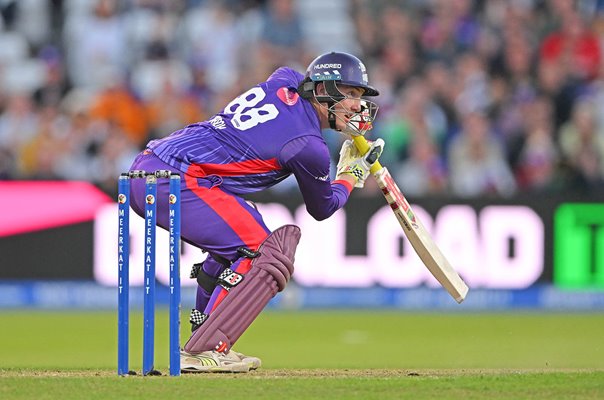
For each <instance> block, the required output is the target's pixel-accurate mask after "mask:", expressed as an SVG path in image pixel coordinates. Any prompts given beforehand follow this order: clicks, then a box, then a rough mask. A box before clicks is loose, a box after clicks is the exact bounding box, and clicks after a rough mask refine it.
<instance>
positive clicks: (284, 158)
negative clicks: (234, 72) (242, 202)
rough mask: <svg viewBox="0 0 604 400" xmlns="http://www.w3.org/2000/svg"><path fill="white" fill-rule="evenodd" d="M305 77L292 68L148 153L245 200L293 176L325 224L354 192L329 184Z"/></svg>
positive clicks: (156, 144) (324, 148) (326, 158)
mask: <svg viewBox="0 0 604 400" xmlns="http://www.w3.org/2000/svg"><path fill="white" fill-rule="evenodd" d="M302 79H303V76H302V75H301V74H300V73H298V72H296V71H294V70H292V69H290V68H287V67H282V68H279V69H277V70H276V71H275V72H274V73H273V74H272V75H271V76H270V77H269V79H268V80H267V81H266V82H263V83H261V84H259V85H257V86H254V87H253V88H251V89H250V90H248V91H246V92H245V93H243V94H241V95H240V96H238V97H237V98H235V99H234V100H233V101H231V102H230V103H229V104H228V105H227V106H226V107H225V108H224V110H223V111H222V112H220V113H218V114H216V115H215V116H213V118H211V119H210V120H208V121H204V122H200V123H196V124H192V125H189V126H187V127H185V128H184V129H181V130H179V131H176V132H174V133H172V134H171V135H170V136H167V137H165V138H162V139H158V140H153V141H151V142H150V143H149V144H148V146H147V147H148V148H149V149H151V150H152V151H153V153H154V154H155V155H157V157H159V158H160V159H161V160H162V161H164V162H165V163H167V164H169V165H171V166H172V167H174V168H177V169H178V170H180V171H182V172H183V173H186V174H188V175H191V176H195V177H209V176H218V177H220V187H221V189H223V190H224V191H226V192H228V193H232V194H235V195H242V194H246V193H252V192H256V191H260V190H263V189H266V188H268V187H271V186H273V185H275V184H277V183H279V182H281V181H282V180H284V179H285V178H287V177H288V176H289V175H291V174H292V173H293V174H294V176H295V177H296V180H297V182H298V185H299V187H300V191H301V192H302V196H303V198H304V202H305V204H306V208H307V210H308V212H309V213H310V214H311V215H312V216H313V217H314V218H316V219H318V220H322V219H325V218H327V217H329V216H330V215H332V214H333V213H334V212H335V211H336V210H338V209H339V208H341V207H342V206H343V205H344V204H345V203H346V201H347V199H348V196H349V194H350V191H351V190H352V187H350V186H349V185H348V184H344V183H342V182H343V181H336V182H331V180H330V178H329V170H330V168H329V167H330V157H329V150H328V148H327V144H326V143H325V140H324V139H323V136H322V134H321V127H320V125H319V118H318V116H317V113H316V111H315V110H314V108H313V106H312V105H311V103H310V102H309V101H307V100H305V99H303V98H301V97H300V96H299V95H298V93H297V92H296V89H297V87H298V85H299V84H300V82H301V81H302Z"/></svg>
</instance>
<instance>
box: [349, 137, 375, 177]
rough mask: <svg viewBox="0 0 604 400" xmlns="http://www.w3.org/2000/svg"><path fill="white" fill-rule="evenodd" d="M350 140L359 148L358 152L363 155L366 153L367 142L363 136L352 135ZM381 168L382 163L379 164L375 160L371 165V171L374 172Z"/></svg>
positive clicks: (367, 149)
mask: <svg viewBox="0 0 604 400" xmlns="http://www.w3.org/2000/svg"><path fill="white" fill-rule="evenodd" d="M352 141H353V142H354V145H355V146H356V148H357V149H358V150H359V152H360V153H361V154H363V155H365V153H367V152H368V151H369V148H370V146H369V143H367V139H365V136H361V135H358V136H353V137H352ZM381 169H382V164H380V162H379V161H376V162H375V163H374V164H373V165H372V166H371V170H370V171H371V173H372V174H375V173H376V172H378V171H379V170H381Z"/></svg>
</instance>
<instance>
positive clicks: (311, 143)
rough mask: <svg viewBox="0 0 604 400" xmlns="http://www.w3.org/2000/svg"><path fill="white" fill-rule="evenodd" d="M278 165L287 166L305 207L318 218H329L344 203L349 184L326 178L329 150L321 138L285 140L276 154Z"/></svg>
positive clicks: (327, 174)
mask: <svg viewBox="0 0 604 400" xmlns="http://www.w3.org/2000/svg"><path fill="white" fill-rule="evenodd" d="M280 162H281V165H282V166H284V167H285V168H287V169H289V170H290V171H291V172H292V173H293V174H294V176H295V177H296V180H297V181H298V186H299V187H300V192H301V193H302V197H303V198H304V203H305V205H306V210H307V211H308V213H309V214H310V215H311V216H312V217H313V218H315V219H316V220H318V221H321V220H324V219H326V218H328V217H330V216H331V215H332V214H333V213H334V212H336V211H337V210H339V209H340V208H342V207H343V206H344V204H346V201H348V197H349V195H350V191H351V190H352V187H350V185H347V184H346V183H345V182H343V181H336V182H331V180H330V178H329V164H330V158H329V150H328V149H327V145H326V144H325V142H324V141H322V140H321V139H319V138H317V137H315V136H302V137H298V138H295V139H293V140H291V141H289V142H288V143H287V144H285V146H283V149H282V150H281V155H280Z"/></svg>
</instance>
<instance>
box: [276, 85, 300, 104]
mask: <svg viewBox="0 0 604 400" xmlns="http://www.w3.org/2000/svg"><path fill="white" fill-rule="evenodd" d="M277 97H279V100H281V101H282V102H284V103H285V104H287V105H288V106H293V105H294V104H296V103H297V102H298V99H299V98H300V95H298V93H296V92H294V91H292V90H289V88H288V87H285V86H284V87H282V88H279V90H277Z"/></svg>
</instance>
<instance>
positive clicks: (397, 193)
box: [353, 136, 468, 303]
mask: <svg viewBox="0 0 604 400" xmlns="http://www.w3.org/2000/svg"><path fill="white" fill-rule="evenodd" d="M353 141H354V143H355V145H356V147H357V149H358V150H359V152H361V154H366V153H367V151H368V150H369V144H368V143H367V140H365V138H364V137H363V136H355V137H353ZM371 173H372V175H373V177H374V178H375V180H376V182H377V184H378V186H379V187H380V189H381V190H382V193H383V194H384V197H386V201H387V202H388V204H389V205H390V208H392V211H393V212H394V215H395V216H396V219H397V220H398V222H399V224H400V225H401V227H402V228H403V232H405V236H407V239H408V240H409V243H411V246H412V247H413V249H414V250H415V252H416V253H417V255H418V256H419V258H420V259H421V260H422V262H423V263H424V265H425V266H426V268H428V270H429V271H430V273H431V274H432V276H434V278H436V280H437V281H438V282H439V283H440V284H441V285H442V287H443V288H445V290H446V291H447V292H448V293H449V294H450V295H451V296H452V297H453V298H454V299H455V301H457V302H458V303H461V302H462V301H464V299H465V298H466V295H467V294H468V285H466V283H465V282H464V281H463V279H461V277H460V276H459V274H458V273H457V272H456V271H455V269H453V267H452V266H451V264H450V263H449V261H448V260H447V258H446V257H445V256H444V255H443V253H442V252H441V251H440V249H439V248H438V246H437V245H436V243H435V242H434V240H433V239H432V237H431V236H430V234H429V233H428V231H427V230H426V228H425V227H424V225H423V224H422V223H421V221H420V220H419V218H418V217H417V215H415V213H414V212H413V210H412V209H411V206H410V205H409V202H408V201H407V199H406V198H405V196H404V195H403V192H401V190H400V189H399V188H398V186H397V184H396V182H394V180H393V179H392V176H391V175H390V172H388V169H387V168H385V167H382V166H381V164H380V163H379V161H378V162H376V163H375V164H373V165H372V167H371Z"/></svg>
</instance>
